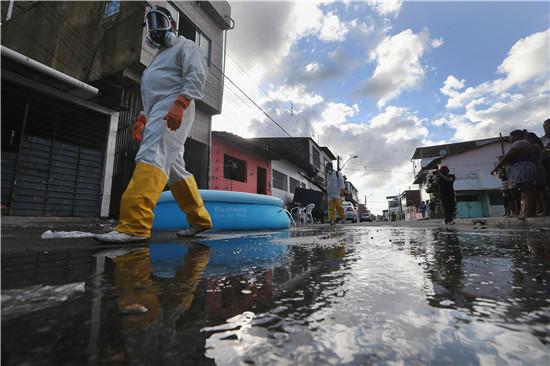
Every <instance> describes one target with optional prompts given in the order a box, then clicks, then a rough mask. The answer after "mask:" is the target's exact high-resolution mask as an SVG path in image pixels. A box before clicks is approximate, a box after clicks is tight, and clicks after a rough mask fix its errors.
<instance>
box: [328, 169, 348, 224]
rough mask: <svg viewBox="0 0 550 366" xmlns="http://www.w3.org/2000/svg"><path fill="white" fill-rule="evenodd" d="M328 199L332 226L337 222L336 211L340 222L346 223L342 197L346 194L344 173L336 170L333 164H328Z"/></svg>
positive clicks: (329, 217)
mask: <svg viewBox="0 0 550 366" xmlns="http://www.w3.org/2000/svg"><path fill="white" fill-rule="evenodd" d="M326 167H327V198H328V219H329V222H330V224H331V225H334V223H335V221H336V211H338V215H339V216H340V222H341V223H342V224H344V223H345V222H346V214H345V213H344V207H343V206H342V197H343V196H344V194H345V183H344V177H343V176H342V172H340V171H339V170H334V168H333V167H332V163H328V164H327V166H326Z"/></svg>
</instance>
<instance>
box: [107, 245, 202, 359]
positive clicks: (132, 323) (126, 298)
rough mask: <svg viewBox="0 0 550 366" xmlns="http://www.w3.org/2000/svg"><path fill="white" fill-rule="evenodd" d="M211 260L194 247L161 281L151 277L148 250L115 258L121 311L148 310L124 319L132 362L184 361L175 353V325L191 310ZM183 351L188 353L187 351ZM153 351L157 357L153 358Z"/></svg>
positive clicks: (130, 314)
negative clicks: (167, 277) (169, 275)
mask: <svg viewBox="0 0 550 366" xmlns="http://www.w3.org/2000/svg"><path fill="white" fill-rule="evenodd" d="M209 257H210V248H208V247H205V246H202V245H200V246H194V247H192V248H191V249H190V250H189V252H188V253H187V255H186V256H185V259H184V260H183V264H182V265H181V266H180V267H179V268H178V270H177V272H176V274H175V276H174V277H173V278H170V279H158V278H155V277H154V276H153V275H152V264H151V259H150V252H149V249H139V250H136V251H133V252H130V253H128V254H126V255H122V256H119V257H116V258H114V259H113V262H114V265H115V267H114V282H115V286H116V293H117V298H116V302H117V305H118V307H119V309H120V311H121V312H123V313H126V312H128V309H129V308H131V307H134V308H135V307H136V305H137V306H144V307H145V308H147V309H146V310H147V311H146V312H144V313H137V314H132V313H127V314H125V315H123V316H122V329H123V331H124V333H123V335H124V338H125V346H126V349H127V351H128V355H129V356H130V357H131V358H132V359H133V361H137V360H147V359H155V360H157V361H159V360H163V361H167V360H171V359H173V360H172V361H174V363H170V364H175V361H181V359H178V358H179V356H181V355H178V354H177V353H176V352H174V350H177V349H180V347H179V342H181V339H178V332H177V329H176V323H177V321H178V320H179V319H180V316H181V314H182V313H184V312H185V311H187V310H189V308H190V307H191V303H192V301H193V298H194V295H195V291H196V289H197V286H198V284H199V282H200V279H201V277H202V274H203V272H204V270H205V269H206V267H207V265H208V261H209ZM144 310H145V309H144ZM184 336H186V337H187V336H188V334H187V333H185V334H184ZM179 338H181V337H179ZM176 343H178V344H176ZM144 345H147V347H144ZM181 351H182V352H186V350H185V349H182V350H181ZM151 352H157V353H158V354H153V355H152V354H151ZM130 361H132V360H130ZM129 363H132V362H129ZM161 363H162V362H161Z"/></svg>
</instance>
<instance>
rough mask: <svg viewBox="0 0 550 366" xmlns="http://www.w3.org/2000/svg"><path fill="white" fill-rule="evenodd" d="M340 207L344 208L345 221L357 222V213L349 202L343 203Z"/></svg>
mask: <svg viewBox="0 0 550 366" xmlns="http://www.w3.org/2000/svg"><path fill="white" fill-rule="evenodd" d="M342 206H344V213H345V214H346V221H347V220H350V221H351V222H359V214H358V213H357V210H356V209H355V207H354V206H353V204H352V203H351V202H349V201H344V202H343V203H342Z"/></svg>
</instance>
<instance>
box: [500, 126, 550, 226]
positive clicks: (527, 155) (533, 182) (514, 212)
mask: <svg viewBox="0 0 550 366" xmlns="http://www.w3.org/2000/svg"><path fill="white" fill-rule="evenodd" d="M543 128H544V133H545V135H544V136H543V137H542V138H539V137H538V136H537V135H536V134H535V133H534V132H528V131H526V130H514V131H512V132H511V133H510V142H511V143H512V145H511V146H510V149H509V150H508V151H507V152H506V154H504V155H503V156H502V157H501V158H500V159H499V161H498V163H497V165H496V167H495V168H494V169H493V171H492V172H491V173H492V174H495V175H498V177H499V178H500V179H501V181H502V188H501V190H502V195H503V197H504V208H505V215H506V216H516V217H519V218H524V217H535V216H547V215H550V119H547V120H546V121H544V123H543Z"/></svg>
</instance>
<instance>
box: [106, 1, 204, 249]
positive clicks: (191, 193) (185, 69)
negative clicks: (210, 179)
mask: <svg viewBox="0 0 550 366" xmlns="http://www.w3.org/2000/svg"><path fill="white" fill-rule="evenodd" d="M145 18H146V19H145V20H146V26H147V31H148V33H147V36H146V40H147V42H148V43H149V44H150V45H151V46H153V47H155V48H158V53H157V54H156V56H155V57H154V59H153V61H152V62H151V64H150V65H149V67H147V69H146V70H145V71H144V72H143V76H142V78H141V98H142V101H143V112H142V113H141V114H140V115H139V116H138V118H137V120H136V123H135V124H134V126H133V131H132V136H133V138H134V139H136V140H138V141H141V145H140V147H139V151H138V153H137V155H136V168H135V170H134V174H133V176H132V179H131V180H130V183H129V184H128V187H127V188H126V191H125V192H124V195H123V196H122V200H121V203H120V222H119V224H118V226H116V228H115V229H114V231H111V232H110V233H107V234H100V235H96V236H95V238H96V239H97V240H99V241H102V242H108V243H117V242H118V243H121V242H136V241H143V240H147V239H148V238H149V237H150V233H151V227H152V225H153V209H154V207H155V205H156V203H157V201H158V199H159V197H160V194H161V193H162V191H163V189H164V187H165V185H166V183H168V186H169V188H170V190H171V191H172V194H173V195H174V198H175V199H176V201H177V203H178V205H179V207H180V208H181V210H182V211H184V212H185V213H186V215H187V221H188V222H189V224H190V227H189V228H188V229H187V230H183V231H180V232H178V233H177V235H178V236H193V235H195V234H197V233H199V232H201V231H204V230H207V229H209V228H210V227H211V226H212V221H211V219H210V215H209V214H208V212H207V211H206V209H205V207H204V203H203V201H202V198H201V196H200V194H199V191H198V188H197V184H196V182H195V178H194V177H193V175H192V174H191V173H189V172H188V171H187V170H185V161H184V159H183V155H184V144H185V140H186V139H187V136H188V135H189V132H190V130H191V127H192V125H193V120H194V118H195V100H197V99H201V98H202V96H203V94H202V90H203V87H204V84H205V81H206V75H207V66H206V62H205V59H204V57H203V56H202V54H201V51H200V49H199V48H198V47H197V46H196V45H195V42H193V41H191V40H188V39H186V38H184V37H181V36H180V37H178V36H177V35H176V33H175V27H176V25H175V22H174V20H173V19H172V16H171V15H170V12H169V11H168V10H167V9H166V8H163V7H160V6H155V7H153V8H152V9H151V10H149V11H148V12H147V14H146V16H145Z"/></svg>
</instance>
